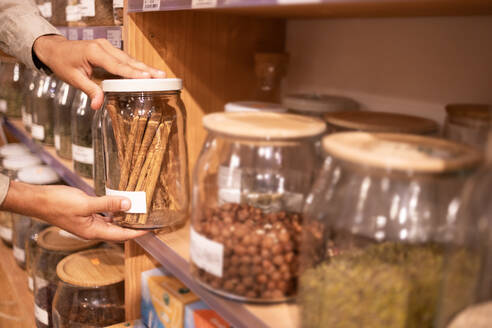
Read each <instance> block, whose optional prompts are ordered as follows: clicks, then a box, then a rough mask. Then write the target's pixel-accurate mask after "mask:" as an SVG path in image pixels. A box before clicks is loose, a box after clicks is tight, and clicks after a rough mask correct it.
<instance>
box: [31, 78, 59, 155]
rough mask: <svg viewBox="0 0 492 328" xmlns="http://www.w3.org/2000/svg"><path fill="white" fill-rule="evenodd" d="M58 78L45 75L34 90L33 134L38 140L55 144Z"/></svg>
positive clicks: (47, 143)
mask: <svg viewBox="0 0 492 328" xmlns="http://www.w3.org/2000/svg"><path fill="white" fill-rule="evenodd" d="M57 83H58V80H57V79H56V78H55V77H53V76H48V75H43V76H42V77H41V78H40V79H39V80H38V81H37V85H36V88H35V90H34V102H33V113H32V125H31V134H32V137H33V138H34V140H36V141H37V142H40V143H43V144H46V145H49V146H53V145H54V139H55V133H54V125H55V109H54V107H55V106H54V102H55V91H56V85H57Z"/></svg>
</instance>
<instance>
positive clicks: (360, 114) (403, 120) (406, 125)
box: [324, 111, 439, 136]
mask: <svg viewBox="0 0 492 328" xmlns="http://www.w3.org/2000/svg"><path fill="white" fill-rule="evenodd" d="M324 119H325V121H326V123H327V132H328V133H334V132H342V131H362V132H388V133H408V134H420V135H428V136H432V135H436V134H437V132H438V128H439V126H438V125H437V123H436V122H434V121H432V120H429V119H426V118H423V117H418V116H413V115H405V114H397V113H385V112H366V111H348V112H337V113H329V114H326V115H325V116H324Z"/></svg>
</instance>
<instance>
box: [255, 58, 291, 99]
mask: <svg viewBox="0 0 492 328" xmlns="http://www.w3.org/2000/svg"><path fill="white" fill-rule="evenodd" d="M288 60H289V56H288V55H287V54H285V53H256V54H255V74H256V90H255V96H254V99H255V100H259V101H266V102H276V101H278V100H279V99H280V94H281V87H282V79H283V77H284V76H285V75H286V73H287V62H288Z"/></svg>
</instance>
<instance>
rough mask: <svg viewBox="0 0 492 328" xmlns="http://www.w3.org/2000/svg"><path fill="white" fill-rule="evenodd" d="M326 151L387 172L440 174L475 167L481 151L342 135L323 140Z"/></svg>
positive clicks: (406, 137)
mask: <svg viewBox="0 0 492 328" xmlns="http://www.w3.org/2000/svg"><path fill="white" fill-rule="evenodd" d="M323 147H324V149H325V151H326V152H327V153H328V154H330V155H332V156H334V157H336V158H340V159H342V160H346V161H349V162H353V163H356V164H360V165H364V166H365V165H367V166H372V167H378V168H383V169H395V170H404V171H419V172H428V173H440V172H446V171H454V170H460V169H464V168H468V167H473V166H475V165H477V164H479V162H480V161H481V155H480V153H479V152H478V151H476V150H474V149H471V148H469V147H467V146H465V145H461V144H457V143H454V142H450V141H447V140H444V139H438V138H431V137H422V136H416V135H411V134H393V133H373V134H372V133H366V132H342V133H334V134H332V135H329V136H326V137H324V138H323Z"/></svg>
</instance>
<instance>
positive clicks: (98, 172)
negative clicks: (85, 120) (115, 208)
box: [92, 109, 106, 196]
mask: <svg viewBox="0 0 492 328" xmlns="http://www.w3.org/2000/svg"><path fill="white" fill-rule="evenodd" d="M103 116H104V109H100V110H98V111H96V113H95V114H94V118H93V119H92V149H93V150H94V166H93V170H92V172H93V173H92V175H93V177H94V192H95V193H96V196H104V195H105V194H106V181H105V176H104V147H103V135H102V123H103Z"/></svg>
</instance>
